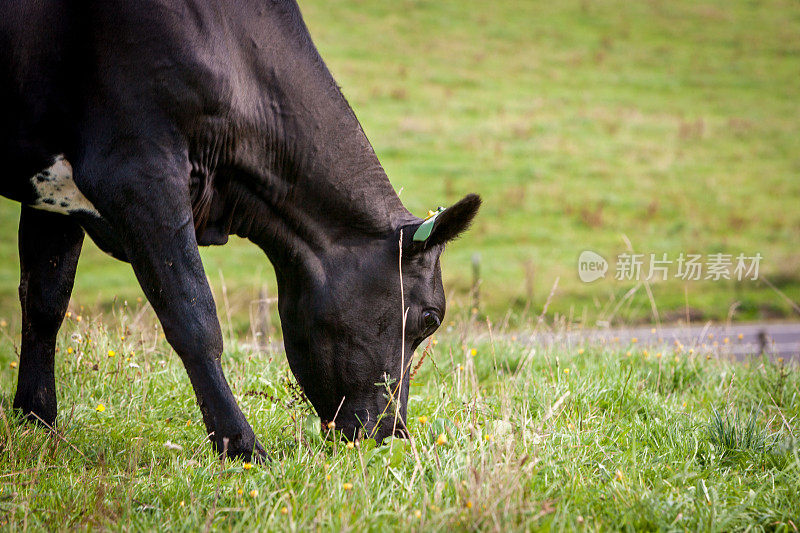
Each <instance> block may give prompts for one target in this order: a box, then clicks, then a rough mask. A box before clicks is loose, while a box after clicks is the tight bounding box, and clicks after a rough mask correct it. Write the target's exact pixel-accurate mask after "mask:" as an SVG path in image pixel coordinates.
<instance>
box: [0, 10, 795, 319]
mask: <svg viewBox="0 0 800 533" xmlns="http://www.w3.org/2000/svg"><path fill="white" fill-rule="evenodd" d="M300 4H301V8H302V10H303V13H304V15H305V17H306V21H307V23H308V25H309V27H310V29H311V33H312V35H313V37H314V39H315V41H316V43H317V45H318V47H319V49H320V51H321V53H322V56H323V57H324V58H325V60H326V61H327V64H328V66H329V68H330V69H331V71H332V72H333V74H334V76H335V77H336V79H337V81H338V82H339V84H340V85H341V86H342V89H343V91H344V94H345V96H347V98H348V99H349V101H350V103H351V105H352V106H353V108H354V110H355V111H356V114H357V115H358V117H359V119H360V120H361V122H362V124H363V126H364V129H365V131H366V133H367V135H368V136H369V138H370V140H371V141H372V143H373V145H374V147H375V150H376V152H377V154H378V156H379V158H380V159H381V162H382V163H383V165H384V167H385V169H386V171H387V173H388V175H389V177H390V179H391V181H392V183H393V184H394V186H395V188H396V189H397V190H398V191H400V194H401V198H402V200H403V202H404V203H405V204H406V205H407V206H408V208H409V209H410V210H411V211H412V212H414V213H416V214H420V215H422V214H424V213H425V212H427V210H428V209H430V208H435V207H436V206H437V205H448V204H450V203H452V202H454V201H456V200H458V199H459V198H460V197H461V196H463V195H464V194H466V193H468V192H478V193H480V194H481V195H482V196H483V197H484V207H483V210H482V212H481V214H480V216H479V219H478V221H477V222H476V224H475V226H474V229H473V230H472V232H471V233H470V234H468V235H467V236H465V237H464V238H463V239H461V240H460V241H458V242H456V243H454V244H452V245H451V246H450V247H449V249H448V251H447V252H446V254H445V256H444V260H443V261H444V277H445V283H446V286H447V289H448V293H449V294H450V302H451V307H450V312H455V314H456V315H458V314H466V313H469V312H470V309H471V308H472V307H473V302H472V297H471V295H470V290H471V286H472V273H471V268H472V267H471V260H472V256H473V254H475V253H479V254H480V265H481V280H482V281H481V285H480V301H479V306H478V307H479V310H478V313H479V314H480V315H481V317H483V316H484V315H486V316H488V317H490V318H492V319H494V320H499V319H501V318H503V317H504V316H506V315H507V313H509V312H510V313H511V314H510V315H509V316H510V318H511V321H512V322H517V323H522V322H524V321H525V318H526V316H530V315H538V313H540V312H541V309H542V307H543V305H544V302H545V300H546V299H547V297H548V295H549V293H550V292H551V288H552V286H553V284H554V282H555V280H556V278H558V279H559V283H558V290H557V291H556V292H555V294H554V295H553V298H552V301H551V303H550V305H549V308H548V314H550V315H553V314H556V313H558V314H562V315H565V316H567V317H571V318H572V319H573V320H576V321H584V322H586V323H587V324H590V325H593V324H596V323H597V321H598V320H608V319H611V318H613V319H614V320H615V321H618V322H623V323H633V322H647V321H651V320H653V319H654V316H653V310H652V305H651V299H650V298H649V297H648V295H647V294H646V291H645V290H644V289H643V288H640V290H637V291H636V292H635V293H634V295H633V297H632V298H630V299H629V300H627V301H625V302H624V303H620V302H621V300H622V298H623V295H624V294H625V293H627V292H628V291H629V290H630V289H632V288H633V287H634V286H635V284H634V283H633V282H615V281H614V280H613V279H606V280H601V281H597V282H595V283H593V284H584V283H582V282H580V281H579V279H578V275H577V258H578V255H579V254H580V252H581V251H582V250H586V249H589V250H594V251H596V252H598V253H600V254H601V255H603V256H605V257H607V258H610V257H613V256H615V255H616V254H618V253H620V252H623V251H625V250H626V249H627V244H626V240H629V242H630V244H631V246H632V247H633V249H634V250H636V251H637V252H642V253H657V254H660V253H664V252H666V253H668V254H669V255H670V257H676V256H677V255H678V253H680V252H684V253H702V254H710V253H717V252H722V253H731V254H734V255H736V254H738V253H745V254H746V255H754V254H755V253H760V254H762V256H763V257H764V259H763V261H762V263H761V274H762V276H763V277H765V278H766V279H767V280H769V282H771V284H772V285H774V287H775V288H774V289H773V288H771V287H769V286H768V285H767V284H765V283H763V282H752V281H748V282H732V281H716V282H711V281H698V282H688V283H685V282H679V281H675V280H671V281H667V282H657V283H654V284H653V286H652V293H653V298H652V300H653V301H654V302H655V303H656V305H657V308H658V311H659V318H661V319H662V320H674V319H677V318H678V317H685V316H686V315H687V310H688V314H689V315H690V316H691V317H692V318H693V319H725V318H726V317H728V316H729V315H731V316H732V317H733V318H734V319H738V320H752V319H759V318H760V319H764V318H766V319H776V318H778V319H780V318H791V317H792V316H793V313H794V311H793V310H792V306H791V304H790V303H789V302H788V301H787V298H788V299H789V300H793V301H795V302H797V301H798V300H800V208H798V206H800V179H798V178H799V177H800V176H799V174H800V4H798V3H796V2H792V1H769V2H744V1H737V2H723V1H710V2H702V3H698V2H690V1H670V2H659V1H647V2H623V1H613V0H600V1H590V0H582V1H564V2H547V3H546V2H512V1H507V0H500V1H497V2H493V3H491V4H479V3H469V2H460V1H455V0H443V1H437V2H423V1H403V2H393V3H386V2H366V1H353V0H347V1H345V0H334V1H330V0H328V1H322V0H303V1H301V2H300ZM18 210H19V207H18V206H17V205H16V204H14V203H12V202H8V201H5V200H4V201H2V203H0V228H2V231H3V234H4V235H5V238H4V239H3V240H2V242H0V317H3V318H4V319H5V320H7V321H10V322H11V323H12V324H14V323H16V324H18V320H19V311H18V304H17V301H16V286H17V282H18V259H17V254H16V240H15V238H14V237H13V235H15V233H16V227H17V217H18ZM203 257H204V261H205V265H206V270H207V273H208V275H209V278H210V279H211V282H212V284H213V285H214V288H215V292H216V294H217V297H218V303H219V304H220V307H221V308H224V309H223V312H222V314H223V319H224V318H225V315H230V317H229V318H230V320H229V322H230V323H232V324H233V327H235V328H236V329H237V330H246V329H247V327H248V323H249V316H250V309H251V308H252V302H253V301H254V300H255V299H257V298H258V297H259V295H260V294H262V287H263V286H265V285H266V286H267V287H268V290H267V293H268V294H270V295H272V296H274V295H275V284H274V277H273V274H272V268H271V266H270V265H269V263H268V262H267V260H266V258H265V257H264V256H263V254H262V253H261V252H260V251H259V250H258V249H257V248H256V247H255V246H253V245H251V244H249V243H247V242H244V241H241V240H239V239H233V240H232V242H231V243H230V244H229V245H227V246H225V247H224V248H214V249H207V250H204V252H203ZM611 274H612V276H609V278H610V277H613V272H612V273H611ZM223 288H224V289H225V291H224V292H225V293H224V294H223ZM776 289H777V291H780V292H782V293H783V294H784V295H785V296H786V298H784V297H782V296H780V295H779V294H778V292H777V291H776ZM140 296H141V291H140V289H139V288H138V285H137V284H136V282H135V280H134V277H133V275H132V273H131V270H130V267H129V266H128V265H126V264H123V263H119V262H116V261H114V260H112V259H110V258H108V257H106V256H105V255H104V254H102V253H101V252H99V251H98V250H97V249H96V248H95V247H94V245H93V244H90V243H88V242H87V244H86V245H85V251H84V254H83V257H82V259H81V264H80V268H79V272H78V279H77V282H76V291H75V294H74V302H75V305H76V306H80V305H83V306H85V307H86V308H87V309H95V310H103V309H109V307H110V304H111V303H112V302H113V301H114V299H115V298H117V300H118V301H121V300H126V299H127V300H130V299H134V300H135V299H136V298H137V297H140ZM226 302H227V304H226ZM612 309H616V311H615V312H614V313H612V312H611V311H610V310H612ZM732 310H733V311H732ZM612 315H613V316H612ZM794 317H795V318H796V314H795V315H794Z"/></svg>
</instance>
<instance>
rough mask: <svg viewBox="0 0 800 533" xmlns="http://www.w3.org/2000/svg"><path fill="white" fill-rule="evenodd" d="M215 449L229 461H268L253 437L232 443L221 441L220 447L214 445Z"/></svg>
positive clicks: (264, 452) (262, 449) (262, 448)
mask: <svg viewBox="0 0 800 533" xmlns="http://www.w3.org/2000/svg"><path fill="white" fill-rule="evenodd" d="M215 448H217V451H218V452H219V453H220V455H221V456H222V455H225V456H227V457H228V458H229V459H234V460H237V459H238V460H241V461H246V462H248V463H251V462H252V463H263V462H265V461H269V457H268V456H267V452H266V451H265V450H264V447H263V446H261V444H259V442H258V441H257V440H256V439H255V437H252V438H250V439H234V440H233V442H231V441H227V442H225V441H223V443H222V445H220V443H215Z"/></svg>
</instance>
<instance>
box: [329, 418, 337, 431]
mask: <svg viewBox="0 0 800 533" xmlns="http://www.w3.org/2000/svg"><path fill="white" fill-rule="evenodd" d="M328 429H336V422H334V421H333V420H331V421H330V422H328Z"/></svg>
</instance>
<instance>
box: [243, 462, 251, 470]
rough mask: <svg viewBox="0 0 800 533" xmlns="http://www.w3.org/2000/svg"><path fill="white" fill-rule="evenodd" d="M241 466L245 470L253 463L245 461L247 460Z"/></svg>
mask: <svg viewBox="0 0 800 533" xmlns="http://www.w3.org/2000/svg"><path fill="white" fill-rule="evenodd" d="M242 468H244V469H245V470H250V469H251V468H253V463H247V462H245V463H244V464H243V465H242Z"/></svg>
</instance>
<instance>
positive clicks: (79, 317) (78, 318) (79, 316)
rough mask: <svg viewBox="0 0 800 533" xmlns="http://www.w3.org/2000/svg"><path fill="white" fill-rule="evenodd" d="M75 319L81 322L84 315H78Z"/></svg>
mask: <svg viewBox="0 0 800 533" xmlns="http://www.w3.org/2000/svg"><path fill="white" fill-rule="evenodd" d="M75 320H76V321H77V322H81V321H83V317H82V316H81V315H78V316H76V317H75Z"/></svg>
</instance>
